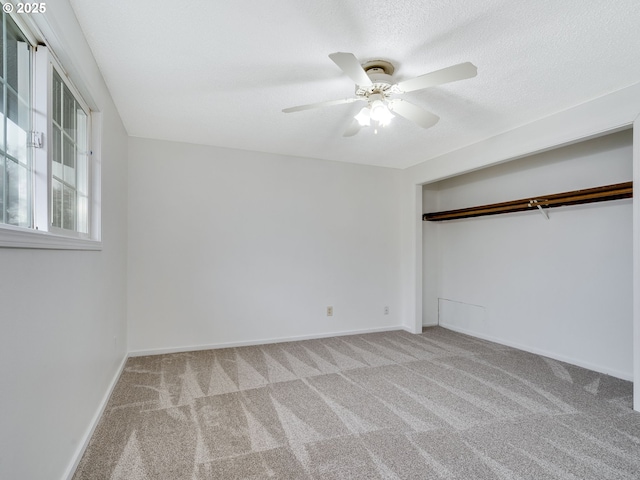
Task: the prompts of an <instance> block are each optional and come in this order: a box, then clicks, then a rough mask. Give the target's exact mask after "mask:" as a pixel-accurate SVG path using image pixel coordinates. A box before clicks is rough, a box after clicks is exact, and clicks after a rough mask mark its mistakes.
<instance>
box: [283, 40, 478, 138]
mask: <svg viewBox="0 0 640 480" xmlns="http://www.w3.org/2000/svg"><path fill="white" fill-rule="evenodd" d="M329 58H330V59H331V60H333V61H334V63H335V64H336V65H338V67H340V69H341V70H342V71H343V72H344V73H346V74H347V76H348V77H349V78H350V79H351V80H353V81H354V82H355V83H356V96H355V97H352V98H344V99H341V100H331V101H328V102H319V103H310V104H308V105H299V106H297V107H290V108H285V109H284V110H282V111H283V112H285V113H291V112H299V111H301V110H310V109H312V108H319V107H329V106H333V105H341V104H343V103H353V102H359V101H364V102H367V106H366V107H363V108H362V109H361V110H360V112H359V113H358V114H357V115H356V116H355V117H354V119H353V121H352V122H351V124H350V125H349V127H347V130H346V131H345V132H344V134H343V136H345V137H351V136H353V135H355V134H356V133H358V132H359V131H360V129H361V128H363V127H366V126H369V125H371V124H373V125H374V127H376V133H377V126H385V125H387V124H388V123H389V122H390V121H391V119H392V118H393V117H394V115H393V114H394V113H396V114H398V115H400V116H401V117H404V118H406V119H407V120H411V121H412V122H414V123H416V124H418V125H420V126H421V127H422V128H429V127H432V126H434V125H435V124H436V123H438V120H440V117H438V116H437V115H435V114H433V113H431V112H428V111H426V110H424V109H423V108H421V107H418V106H417V105H414V104H413V103H409V102H407V101H406V100H403V99H401V98H391V96H392V95H402V94H403V93H406V92H413V91H415V90H421V89H423V88H429V87H434V86H436V85H442V84H444V83H450V82H456V81H458V80H465V79H467V78H472V77H475V76H476V75H477V73H478V69H477V68H476V66H475V65H474V64H472V63H470V62H465V63H459V64H457V65H453V66H451V67H447V68H443V69H442V70H436V71H435V72H431V73H427V74H424V75H420V76H419V77H415V78H411V79H409V80H404V81H402V82H399V83H393V82H392V81H391V75H392V74H393V71H394V67H393V65H392V64H391V63H389V62H387V61H385V60H374V61H371V62H367V63H365V64H363V65H361V64H360V62H359V61H358V59H357V58H356V57H355V55H354V54H353V53H345V52H336V53H332V54H331V55H329ZM392 112H393V113H392Z"/></svg>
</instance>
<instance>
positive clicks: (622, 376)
mask: <svg viewBox="0 0 640 480" xmlns="http://www.w3.org/2000/svg"><path fill="white" fill-rule="evenodd" d="M440 326H441V327H443V328H446V329H448V330H453V331H454V332H460V333H464V334H465V335H469V336H471V337H476V338H481V339H483V340H488V341H490V342H494V343H499V344H500V345H506V346H507V347H513V348H517V349H518V350H523V351H525V352H529V353H535V354H536V355H542V356H543V357H548V358H552V359H554V360H559V361H561V362H565V363H569V364H571V365H576V366H578V367H582V368H586V369H588V370H593V371H594V372H598V373H604V374H606V375H611V376H612V377H616V378H620V379H622V380H629V381H633V374H632V373H627V372H622V371H620V370H615V369H611V368H607V367H602V366H601V365H595V364H593V363H589V362H583V361H582V360H576V359H575V358H572V357H566V356H564V355H558V354H556V353H553V352H549V351H547V350H543V349H540V348H535V347H530V346H528V345H522V344H520V343H517V342H511V341H509V340H504V339H502V338H496V337H493V336H491V335H484V334H482V333H476V332H473V331H471V330H467V329H466V328H460V327H457V326H455V325H451V324H447V323H442V322H440Z"/></svg>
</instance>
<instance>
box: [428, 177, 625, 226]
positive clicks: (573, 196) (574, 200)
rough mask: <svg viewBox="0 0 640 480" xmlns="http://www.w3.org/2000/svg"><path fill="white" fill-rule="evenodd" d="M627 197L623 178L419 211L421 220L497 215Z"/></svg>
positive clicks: (434, 220)
mask: <svg viewBox="0 0 640 480" xmlns="http://www.w3.org/2000/svg"><path fill="white" fill-rule="evenodd" d="M631 197H633V182H625V183H616V184H613V185H605V186H602V187H595V188H586V189H584V190H573V191H570V192H563V193H555V194H553V195H540V196H537V197H529V198H523V199H520V200H512V201H510V202H501V203H492V204H489V205H480V206H477V207H469V208H460V209H458V210H447V211H443V212H432V213H425V214H424V215H422V220H424V221H430V222H440V221H443V220H457V219H460V218H469V217H482V216H485V215H498V214H500V213H511V212H524V211H527V210H537V209H538V207H540V208H554V207H562V206H566V205H580V204H583V203H593V202H606V201H608V200H619V199H621V198H631Z"/></svg>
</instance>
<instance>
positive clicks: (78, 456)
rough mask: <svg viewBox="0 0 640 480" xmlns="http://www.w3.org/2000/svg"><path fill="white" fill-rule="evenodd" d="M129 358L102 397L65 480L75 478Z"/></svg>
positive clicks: (121, 365) (121, 363)
mask: <svg viewBox="0 0 640 480" xmlns="http://www.w3.org/2000/svg"><path fill="white" fill-rule="evenodd" d="M128 358H129V356H128V355H126V354H125V356H124V358H123V359H122V362H120V366H119V367H118V370H117V371H116V374H115V375H114V376H113V378H112V379H111V383H109V387H108V388H107V391H106V393H105V394H104V396H103V397H102V401H101V402H100V405H99V406H98V410H97V411H96V413H95V414H94V416H93V418H92V419H91V423H89V428H88V429H87V431H86V432H85V434H84V437H83V439H82V441H81V442H80V444H79V445H78V448H77V449H76V451H75V453H74V455H73V457H71V463H70V464H69V466H68V467H67V470H66V471H65V473H64V475H63V477H62V478H63V479H66V480H71V479H72V477H73V474H74V473H75V471H76V468H78V464H79V463H80V459H81V458H82V455H84V451H85V450H86V449H87V446H88V445H89V441H90V440H91V436H92V435H93V432H94V431H95V429H96V427H97V426H98V422H99V421H100V418H101V417H102V414H103V413H104V409H105V408H106V406H107V402H108V401H109V397H111V393H112V392H113V389H114V387H115V386H116V383H117V382H118V379H119V378H120V375H121V374H122V371H123V370H124V366H125V364H126V363H127V359H128Z"/></svg>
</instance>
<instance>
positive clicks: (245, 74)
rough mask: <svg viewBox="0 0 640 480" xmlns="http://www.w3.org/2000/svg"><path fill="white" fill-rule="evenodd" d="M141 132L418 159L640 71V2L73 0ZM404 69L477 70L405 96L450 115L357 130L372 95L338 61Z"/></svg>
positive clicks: (125, 114)
mask: <svg viewBox="0 0 640 480" xmlns="http://www.w3.org/2000/svg"><path fill="white" fill-rule="evenodd" d="M71 4H72V6H73V8H74V10H75V12H76V15H77V17H78V20H79V22H80V24H81V26H82V28H83V30H84V32H85V35H86V37H87V40H88V42H89V45H90V46H91V48H92V50H93V53H94V55H95V58H96V60H97V62H98V65H99V67H100V69H101V70H102V73H103V75H104V78H105V81H106V83H107V85H108V87H109V89H110V91H111V94H112V96H113V99H114V101H115V103H116V106H117V108H118V110H119V112H120V115H121V117H122V120H123V121H124V124H125V127H126V129H127V131H128V133H129V134H130V135H132V136H138V137H147V138H155V139H165V140H175V141H181V142H190V143H196V144H206V145H216V146H222V147H229V148H239V149H245V150H255V151H262V152H272V153H278V154H285V155H295V156H302V157H313V158H321V159H327V160H338V161H345V162H354V163H364V164H371V165H381V166H389V167H397V168H404V167H407V166H410V165H414V164H416V163H419V162H422V161H424V160H428V159H430V158H433V157H436V156H438V155H440V154H442V153H445V152H448V151H451V150H455V149H457V148H460V147H462V146H465V145H468V144H471V143H474V142H476V141H479V140H482V139H485V138H488V137H491V136H493V135H496V134H498V133H501V132H504V131H507V130H510V129H512V128H514V127H517V126H519V125H523V124H526V123H529V122H531V121H534V120H537V119H539V118H542V117H545V116H548V115H550V114H553V113H554V112H558V111H561V110H564V109H567V108H569V107H571V106H573V105H577V104H580V103H583V102H586V101H589V100H591V99H593V98H596V97H599V96H602V95H605V94H607V93H610V92H613V91H615V90H619V89H621V88H624V87H626V86H629V85H631V84H634V83H637V82H639V81H640V4H639V3H638V1H637V0H615V1H614V0H560V1H559V0H549V1H547V0H532V1H528V2H524V1H521V0H511V1H508V0H482V1H469V0H432V1H418V0H395V1H380V0H375V1H374V0H369V1H355V0H322V1H318V0H277V1H265V0H233V1H220V0H191V1H189V0H183V1H175V0H171V1H169V0H133V1H118V2H116V1H113V0H91V1H86V0H71ZM337 51H341V52H352V53H354V54H355V56H356V57H358V59H359V60H361V61H362V62H365V61H367V60H373V59H385V60H388V61H391V62H392V63H393V64H394V65H395V67H396V72H395V74H394V78H395V79H397V80H404V79H408V78H412V77H415V76H418V75H421V74H424V73H428V72H431V71H434V70H438V69H440V68H444V67H447V66H449V65H453V64H456V63H460V62H466V61H470V62H472V63H474V64H475V65H476V66H477V67H478V76H477V77H475V78H472V79H469V80H463V81H460V82H456V83H452V84H448V85H443V86H439V87H433V88H430V89H427V90H421V91H417V92H411V93H407V94H405V95H404V97H403V98H404V99H406V100H410V101H411V102H413V103H415V104H417V105H420V106H421V107H423V108H425V109H427V110H429V111H431V112H433V113H435V114H437V115H438V116H440V117H441V119H440V122H439V123H438V124H437V125H436V126H434V127H432V128H430V129H428V130H425V129H422V128H420V127H418V126H417V125H415V124H413V123H410V122H409V121H407V120H405V119H403V118H400V117H397V118H395V119H394V120H393V122H392V123H391V125H390V126H389V127H387V128H385V129H382V130H381V131H379V133H378V135H374V134H373V131H372V129H364V130H362V131H361V132H360V133H359V134H358V135H356V136H355V137H350V138H344V137H343V136H342V133H343V131H344V130H345V129H346V127H347V126H348V124H349V123H350V121H351V117H352V116H353V115H355V114H356V113H357V112H358V110H359V109H360V108H361V107H362V105H363V104H361V103H359V102H358V103H354V104H346V105H338V106H333V107H327V108H322V109H316V110H308V111H302V112H296V113H288V114H285V113H282V112H281V110H282V109H283V108H286V107H291V106H295V105H300V104H307V103H314V102H320V101H325V100H334V99H341V98H346V97H351V96H353V93H354V84H353V82H352V81H351V80H350V79H349V78H348V77H347V76H346V75H344V74H343V73H342V71H341V70H340V69H339V68H338V67H337V66H336V65H335V64H334V63H333V62H332V61H331V60H330V59H329V57H328V54H330V53H333V52H337Z"/></svg>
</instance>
